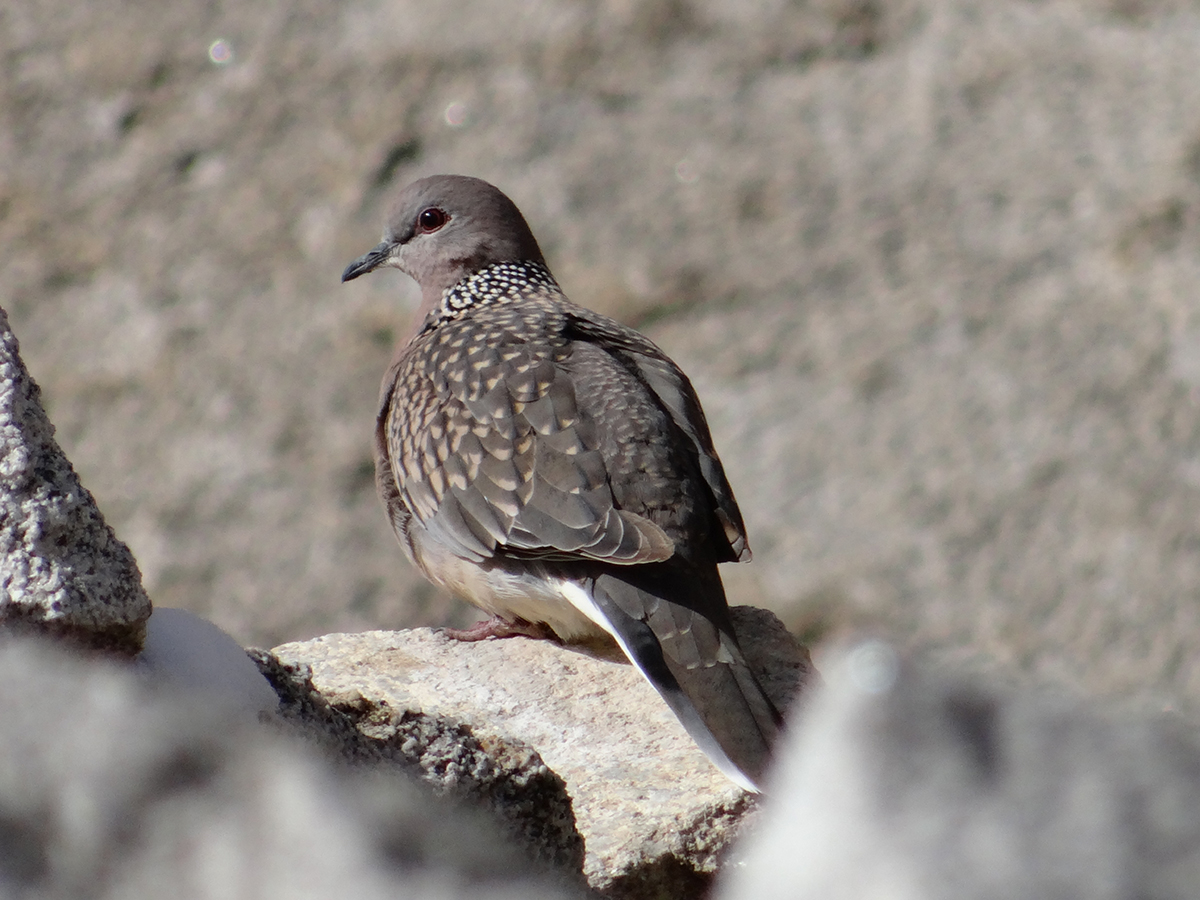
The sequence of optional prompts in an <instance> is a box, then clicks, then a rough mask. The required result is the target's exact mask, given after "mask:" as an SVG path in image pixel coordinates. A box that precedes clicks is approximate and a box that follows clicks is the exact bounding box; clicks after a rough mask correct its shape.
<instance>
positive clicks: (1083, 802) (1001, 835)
mask: <svg viewBox="0 0 1200 900" xmlns="http://www.w3.org/2000/svg"><path fill="white" fill-rule="evenodd" d="M825 676H826V683H827V687H826V689H824V690H822V691H818V692H816V694H815V695H813V697H812V701H811V705H810V707H809V708H807V709H806V710H805V711H804V714H803V715H802V716H801V717H800V719H799V721H798V722H796V723H794V727H793V733H792V738H791V741H790V746H788V747H787V748H786V750H785V751H784V753H783V755H782V757H781V759H780V765H779V767H778V768H777V769H776V770H775V773H774V777H773V779H772V782H771V784H770V785H769V786H768V793H767V795H766V796H767V797H768V798H769V799H768V800H767V801H766V803H765V806H764V809H763V811H762V814H761V816H760V818H759V820H758V822H757V829H756V831H755V832H754V833H753V835H752V836H751V837H750V839H749V840H748V841H747V842H746V844H745V845H743V846H740V847H739V848H738V857H739V863H740V864H739V865H738V866H736V867H731V868H729V869H726V870H724V871H725V872H727V873H728V877H724V876H723V877H724V883H723V884H722V888H721V890H720V891H719V892H718V896H719V897H721V898H723V900H757V898H761V897H789V898H797V900H803V898H821V900H840V898H846V900H874V898H885V897H887V898H922V900H939V898H947V900H949V898H955V900H976V898H978V900H984V898H1001V897H1056V898H1063V900H1070V898H1078V900H1100V898H1113V900H1116V898H1123V897H1139V898H1146V900H1176V898H1177V900H1183V898H1187V897H1194V896H1195V894H1196V885H1197V883H1198V882H1197V879H1200V730H1198V729H1197V728H1196V726H1195V724H1194V723H1191V722H1185V721H1183V720H1181V719H1178V718H1175V717H1172V716H1163V715H1159V716H1146V715H1134V714H1132V713H1130V712H1129V711H1128V710H1125V711H1119V710H1117V709H1115V708H1107V709H1105V708H1099V707H1098V706H1096V705H1095V704H1094V703H1091V702H1084V701H1081V700H1078V699H1074V698H1069V697H1066V696H1063V695H1061V694H1049V693H1046V692H1044V691H1040V692H1039V691H1035V690H1031V689H1029V688H1027V687H1026V688H1015V687H1012V686H1008V685H1005V684H1004V683H1003V682H999V681H996V680H995V679H988V680H984V679H982V678H978V677H974V676H964V675H958V674H953V673H950V672H947V671H945V670H939V669H934V668H932V667H929V666H928V665H924V664H916V663H909V662H905V663H901V662H900V661H899V659H898V657H897V656H896V654H895V651H894V650H893V649H891V648H890V647H889V646H888V645H886V644H882V643H879V642H869V643H864V644H862V645H860V646H858V647H857V648H855V649H854V650H852V651H850V652H849V653H847V654H845V655H844V656H842V657H841V658H840V659H838V660H837V662H836V664H833V665H830V666H828V667H827V668H826V669H825Z"/></svg>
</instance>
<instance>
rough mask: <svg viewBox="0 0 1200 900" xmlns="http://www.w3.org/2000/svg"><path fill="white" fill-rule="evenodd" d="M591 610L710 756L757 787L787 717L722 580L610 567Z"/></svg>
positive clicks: (672, 569)
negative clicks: (747, 648)
mask: <svg viewBox="0 0 1200 900" xmlns="http://www.w3.org/2000/svg"><path fill="white" fill-rule="evenodd" d="M588 593H589V595H590V596H589V598H588V599H589V600H590V602H591V603H592V604H593V606H594V610H592V611H589V612H588V614H589V615H590V616H591V617H592V618H593V619H595V620H596V621H597V622H598V623H599V624H600V625H601V626H602V627H604V628H605V629H606V630H607V631H609V633H610V634H612V636H613V637H614V638H615V639H616V641H617V643H618V644H620V646H621V649H622V650H624V651H625V655H626V656H628V657H629V659H630V661H631V662H632V663H633V664H634V665H635V666H636V667H637V668H638V670H639V671H640V672H641V673H642V675H644V676H645V678H646V680H647V681H649V682H650V684H651V685H652V686H653V687H654V689H655V690H657V691H658V693H659V694H660V695H661V696H662V698H663V699H664V700H665V701H666V703H667V705H668V706H670V708H671V710H672V711H673V712H674V713H675V715H676V716H677V717H678V719H679V721H680V723H681V724H682V725H683V727H684V728H685V729H686V730H687V732H688V734H690V735H691V737H692V739H693V740H694V741H695V742H696V744H697V745H698V746H699V747H700V749H701V750H703V751H704V753H705V755H707V756H708V758H709V759H711V760H712V761H713V763H714V764H715V765H716V766H717V767H718V768H719V769H720V770H721V771H722V772H724V773H725V775H727V776H728V777H729V778H730V779H731V780H733V781H734V782H736V783H737V784H739V785H741V786H742V787H744V788H746V789H747V790H750V791H758V789H759V788H758V785H759V783H760V780H761V777H762V775H763V772H764V771H765V769H766V767H767V763H768V761H769V759H770V749H771V745H772V743H773V742H774V739H775V736H776V734H777V733H778V730H779V727H780V723H781V719H780V715H779V712H778V711H777V710H776V708H775V706H774V704H773V703H772V702H771V700H770V698H768V697H767V695H766V693H765V692H764V691H763V689H762V686H761V685H760V684H759V683H758V679H757V678H755V677H754V673H753V672H752V671H751V670H750V667H749V666H748V665H747V664H746V660H745V658H744V657H743V655H742V652H741V648H740V647H739V646H738V643H737V638H736V637H735V635H734V633H733V627H732V624H731V623H730V619H729V610H728V607H727V605H726V602H725V594H724V590H723V589H722V587H721V582H720V578H719V576H718V575H717V573H716V566H715V565H714V566H713V571H712V573H711V576H709V575H708V573H703V572H696V571H695V570H694V569H691V568H687V569H684V568H682V567H679V566H667V567H665V568H664V567H660V566H638V567H632V568H628V569H610V570H608V571H606V572H604V573H602V574H600V575H598V576H597V577H596V579H595V581H594V583H593V585H592V590H591V591H590V592H588Z"/></svg>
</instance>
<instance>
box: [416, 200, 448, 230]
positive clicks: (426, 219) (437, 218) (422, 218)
mask: <svg viewBox="0 0 1200 900" xmlns="http://www.w3.org/2000/svg"><path fill="white" fill-rule="evenodd" d="M449 220H450V217H449V216H448V215H446V212H445V210H441V209H438V208H437V207H436V206H431V207H429V209H423V210H421V213H420V215H418V216H417V231H419V232H421V233H422V234H428V233H429V232H431V231H437V230H438V229H439V228H441V227H442V226H443V225H445V224H446V222H448V221H449Z"/></svg>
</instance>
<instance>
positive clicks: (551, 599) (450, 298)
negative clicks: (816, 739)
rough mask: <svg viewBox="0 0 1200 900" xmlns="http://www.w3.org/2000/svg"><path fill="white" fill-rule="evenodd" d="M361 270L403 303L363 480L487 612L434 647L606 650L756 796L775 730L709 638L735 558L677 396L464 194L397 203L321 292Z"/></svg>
mask: <svg viewBox="0 0 1200 900" xmlns="http://www.w3.org/2000/svg"><path fill="white" fill-rule="evenodd" d="M381 267H392V268H397V269H400V270H401V271H403V272H406V273H407V274H409V275H410V276H412V277H413V278H414V279H415V280H416V281H417V283H418V284H419V285H420V288H421V295H422V305H421V309H420V311H419V313H418V315H417V325H416V328H415V330H414V333H413V334H412V335H411V337H409V339H408V340H407V342H405V343H403V344H402V345H401V346H400V347H399V349H398V350H397V352H396V355H395V357H394V359H393V361H392V363H391V366H390V367H389V368H388V371H387V374H386V375H385V377H384V379H383V389H382V395H381V398H380V403H379V417H378V421H377V425H376V432H375V450H376V481H377V484H378V487H379V491H380V495H381V496H382V499H383V501H384V505H385V506H386V508H387V512H388V515H389V517H390V519H391V522H392V526H393V527H394V528H395V530H396V534H397V536H398V537H399V539H400V543H401V545H402V546H403V547H404V549H405V551H406V552H407V553H408V555H409V557H410V558H411V559H412V561H413V562H414V563H415V564H416V565H417V566H418V567H419V568H420V569H421V571H422V572H424V573H425V575H426V576H427V577H428V578H429V579H430V580H431V581H433V582H435V583H436V584H439V585H442V586H444V587H446V588H448V589H449V590H451V591H453V592H454V593H456V594H458V595H460V596H461V597H463V598H464V599H466V600H468V601H470V602H471V603H473V604H474V605H475V606H477V607H479V608H480V609H482V610H484V611H486V612H488V613H490V614H492V617H493V618H492V620H491V621H490V622H485V623H481V625H480V626H477V627H476V628H475V629H472V630H470V631H467V632H460V633H456V636H460V637H466V638H469V639H474V638H479V637H482V636H485V635H501V636H503V635H508V634H513V633H525V634H536V635H541V636H546V637H553V638H555V639H557V640H560V641H562V642H564V643H567V644H572V643H579V644H597V643H600V642H608V643H609V644H610V645H611V643H612V641H613V640H615V642H616V644H617V645H619V647H620V648H621V650H623V651H624V653H625V655H626V656H628V657H629V659H630V660H631V661H632V662H633V664H634V665H635V666H637V668H638V669H639V670H640V671H641V673H642V674H643V675H644V676H645V677H646V679H647V680H648V681H649V682H650V683H651V684H652V685H653V686H654V688H655V689H656V690H657V691H658V692H659V694H661V695H662V697H663V699H664V700H665V701H666V702H667V703H668V705H669V706H670V707H671V709H672V710H673V711H674V713H675V715H676V716H677V717H678V718H679V720H680V721H681V722H682V724H683V725H684V727H685V728H686V729H687V731H688V732H689V733H690V734H691V736H692V738H693V739H694V740H695V741H696V743H697V744H698V745H699V746H700V748H701V749H702V750H703V751H704V752H705V753H706V754H707V755H708V757H709V758H710V759H711V760H712V761H713V762H714V763H715V764H716V765H717V766H718V767H719V768H720V769H721V770H722V771H723V772H724V773H725V774H726V775H728V776H729V777H730V778H731V779H732V780H734V781H735V782H737V783H738V784H740V785H742V786H743V787H745V788H747V789H748V790H757V786H758V784H759V781H760V778H761V776H762V774H763V770H764V768H765V767H766V764H767V760H768V755H769V748H770V745H771V743H772V741H773V739H774V737H775V735H776V732H777V730H778V728H779V725H780V718H779V713H778V712H777V711H776V709H775V707H774V706H773V705H772V703H771V701H770V700H769V699H768V698H767V696H766V695H765V694H764V692H763V690H762V687H761V686H760V684H759V683H758V681H757V680H756V678H755V676H754V675H753V673H752V672H751V670H750V668H749V667H748V666H747V664H746V661H745V659H744V657H743V655H742V651H741V648H740V647H739V646H738V641H737V638H736V636H735V635H734V632H733V627H732V625H731V622H730V615H729V607H728V605H727V603H726V600H725V592H724V589H723V587H722V585H721V578H720V576H719V574H718V573H717V564H718V563H721V562H729V561H734V560H746V559H749V557H750V548H749V546H748V544H747V542H746V530H745V526H744V525H743V522H742V515H741V512H740V511H739V510H738V506H737V502H736V501H735V500H734V498H733V492H732V490H731V489H730V487H729V482H728V481H727V480H726V478H725V472H724V470H723V469H722V467H721V461H720V460H719V459H718V458H717V454H716V451H715V450H714V449H713V443H712V437H711V436H710V434H709V430H708V425H707V423H706V422H705V419H704V413H703V411H702V410H701V408H700V402H699V400H698V399H697V398H696V394H695V391H694V390H693V389H692V385H691V383H690V382H689V381H688V379H687V377H686V376H685V375H684V374H683V372H682V371H680V369H679V367H678V366H676V365H675V363H673V362H672V361H671V360H670V359H669V358H668V357H667V356H666V354H664V353H663V351H662V350H660V349H659V348H658V347H657V346H655V344H653V343H652V342H651V341H650V340H648V339H647V338H645V337H643V336H642V335H641V334H639V333H637V332H636V331H633V330H632V329H630V328H627V327H625V326H624V325H621V324H619V323H618V322H615V321H614V320H612V319H609V318H607V317H605V316H602V315H599V314H597V313H594V312H592V311H591V310H588V309H585V308H583V307H581V306H577V305H575V304H574V303H572V302H571V301H569V300H568V299H567V298H566V297H565V296H564V295H563V293H562V291H561V290H560V289H559V286H558V284H557V282H556V281H555V280H554V277H553V276H552V275H551V274H550V270H549V269H548V268H547V267H546V262H545V260H544V258H543V257H542V252H541V250H540V249H539V248H538V244H537V241H536V240H535V239H534V236H533V233H532V232H531V231H530V229H529V226H528V225H527V224H526V222H525V219H524V217H523V216H522V215H521V213H520V211H519V210H518V209H517V207H516V206H515V205H514V204H513V202H512V201H511V200H509V198H508V197H506V196H505V195H504V194H503V193H501V192H500V191H499V190H498V189H496V188H495V187H493V186H492V185H490V184H488V183H487V182H485V181H481V180H479V179H477V178H468V177H464V176H455V175H442V176H435V177H432V178H424V179H421V180H419V181H416V182H414V183H413V184H411V185H409V186H408V187H407V188H406V189H405V190H404V191H403V192H402V193H401V194H400V197H399V199H398V201H397V203H396V205H395V208H394V211H393V213H392V214H391V216H390V218H389V221H388V224H387V227H386V228H385V230H384V235H383V241H382V242H381V243H380V244H379V245H378V246H377V247H375V248H374V249H373V250H371V251H370V252H369V253H367V254H365V255H363V256H362V257H360V258H359V259H356V260H355V261H354V262H352V263H351V264H350V265H349V266H347V268H346V270H345V272H344V273H343V274H342V281H349V280H351V279H353V278H357V277H358V276H359V275H363V274H366V273H367V272H370V271H372V270H374V269H377V268H381ZM614 649H615V648H614Z"/></svg>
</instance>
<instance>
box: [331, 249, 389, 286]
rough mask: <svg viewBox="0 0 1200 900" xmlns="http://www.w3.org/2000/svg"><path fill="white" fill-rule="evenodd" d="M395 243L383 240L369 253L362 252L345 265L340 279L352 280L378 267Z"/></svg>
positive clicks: (344, 280)
mask: <svg viewBox="0 0 1200 900" xmlns="http://www.w3.org/2000/svg"><path fill="white" fill-rule="evenodd" d="M395 246H396V245H395V244H393V243H391V242H390V241H384V242H383V243H382V244H380V245H379V246H377V247H376V248H375V249H374V250H372V251H371V252H369V253H364V254H363V255H362V256H360V257H359V258H358V259H356V260H355V261H354V262H352V263H350V265H348V266H346V271H345V272H343V273H342V281H343V282H346V281H352V280H353V279H355V278H357V277H358V276H359V275H366V274H367V273H368V272H370V271H371V270H372V269H376V268H378V267H379V264H380V263H382V262H383V261H384V260H385V259H387V258H388V256H390V255H391V253H392V249H393V248H394V247H395Z"/></svg>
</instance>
